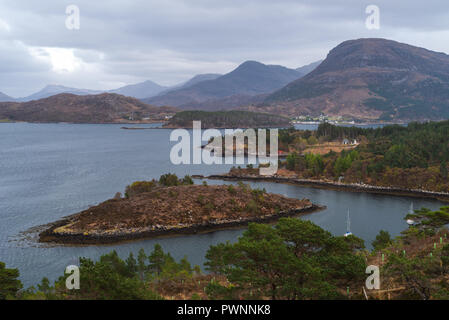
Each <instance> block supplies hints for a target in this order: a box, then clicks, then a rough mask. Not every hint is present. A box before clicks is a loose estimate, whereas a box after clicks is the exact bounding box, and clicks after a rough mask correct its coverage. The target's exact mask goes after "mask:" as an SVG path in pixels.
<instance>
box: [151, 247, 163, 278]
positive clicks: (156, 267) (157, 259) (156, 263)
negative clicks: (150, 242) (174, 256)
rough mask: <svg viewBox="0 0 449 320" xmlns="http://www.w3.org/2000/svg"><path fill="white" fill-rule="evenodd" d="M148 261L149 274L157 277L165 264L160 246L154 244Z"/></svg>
mask: <svg viewBox="0 0 449 320" xmlns="http://www.w3.org/2000/svg"><path fill="white" fill-rule="evenodd" d="M149 261H150V266H149V267H150V270H151V272H155V273H156V274H157V275H158V276H159V275H160V274H161V272H162V267H163V265H164V263H165V254H164V251H163V250H162V247H161V245H160V244H158V243H156V244H155V245H154V249H153V252H152V253H151V254H150V256H149Z"/></svg>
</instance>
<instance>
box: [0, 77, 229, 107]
mask: <svg viewBox="0 0 449 320" xmlns="http://www.w3.org/2000/svg"><path fill="white" fill-rule="evenodd" d="M219 76H221V75H220V74H212V73H211V74H199V75H196V76H194V77H193V78H191V79H190V80H188V81H185V82H183V83H181V84H178V85H175V86H172V87H167V86H161V85H159V84H157V83H155V82H153V81H151V80H146V81H144V82H140V83H136V84H131V85H126V86H123V87H120V88H118V89H113V90H106V91H105V90H90V89H78V88H71V87H66V86H61V85H54V84H50V85H47V86H45V87H44V88H43V89H41V90H39V91H38V92H35V93H33V94H31V95H29V96H26V97H21V98H13V97H10V96H8V95H6V94H4V93H1V92H0V102H3V101H11V102H14V101H16V102H27V101H32V100H39V99H43V98H48V97H51V96H53V95H56V94H60V93H71V94H76V95H88V94H100V93H117V94H121V95H124V96H128V97H133V98H137V99H144V98H149V97H152V96H155V95H158V94H160V93H164V92H168V91H170V90H175V89H180V88H186V87H189V86H192V85H194V84H196V83H198V82H201V81H204V80H211V79H215V78H217V77H219Z"/></svg>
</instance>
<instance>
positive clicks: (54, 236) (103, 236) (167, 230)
mask: <svg viewBox="0 0 449 320" xmlns="http://www.w3.org/2000/svg"><path fill="white" fill-rule="evenodd" d="M325 208H326V207H325V206H320V205H316V204H311V205H309V206H305V207H303V208H295V209H291V210H288V211H282V212H279V213H278V214H273V215H266V216H262V217H253V218H247V219H243V218H240V219H239V220H222V221H214V222H207V223H202V224H193V225H186V226H178V227H165V226H157V227H156V228H155V229H154V230H152V229H151V228H148V227H147V228H141V229H127V230H118V231H117V232H113V233H112V232H104V233H58V232H55V229H57V228H59V227H61V226H64V225H67V224H68V223H71V222H72V219H73V217H74V216H75V215H72V216H69V217H67V218H66V219H63V220H60V221H57V222H55V223H52V224H49V225H48V227H49V228H48V229H47V230H45V231H43V232H41V233H40V234H39V241H40V242H56V243H61V244H82V245H89V244H111V243H116V242H125V241H131V240H142V239H151V238H158V237H165V236H181V235H191V234H197V233H209V232H214V231H218V230H224V229H232V228H241V227H245V226H247V225H248V224H249V223H251V222H257V223H268V222H275V221H277V220H278V219H280V218H283V217H292V216H298V215H302V214H308V213H313V212H316V211H319V210H323V209H325Z"/></svg>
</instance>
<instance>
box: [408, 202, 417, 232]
mask: <svg viewBox="0 0 449 320" xmlns="http://www.w3.org/2000/svg"><path fill="white" fill-rule="evenodd" d="M408 213H409V214H414V213H415V210H414V209H413V202H412V203H411V204H410V209H409V210H408ZM407 224H408V225H410V226H412V225H414V224H415V220H413V219H407Z"/></svg>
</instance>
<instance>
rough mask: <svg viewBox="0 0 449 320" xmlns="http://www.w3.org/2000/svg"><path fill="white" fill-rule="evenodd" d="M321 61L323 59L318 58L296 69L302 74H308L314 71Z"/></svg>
mask: <svg viewBox="0 0 449 320" xmlns="http://www.w3.org/2000/svg"><path fill="white" fill-rule="evenodd" d="M321 62H323V60H318V61H315V62H312V63H310V64H307V65H305V66H302V67H299V68H296V71H298V72H299V73H300V74H301V75H303V76H305V75H306V74H308V73H310V72H312V71H313V70H315V69H316V67H318V66H319V65H320V63H321Z"/></svg>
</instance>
